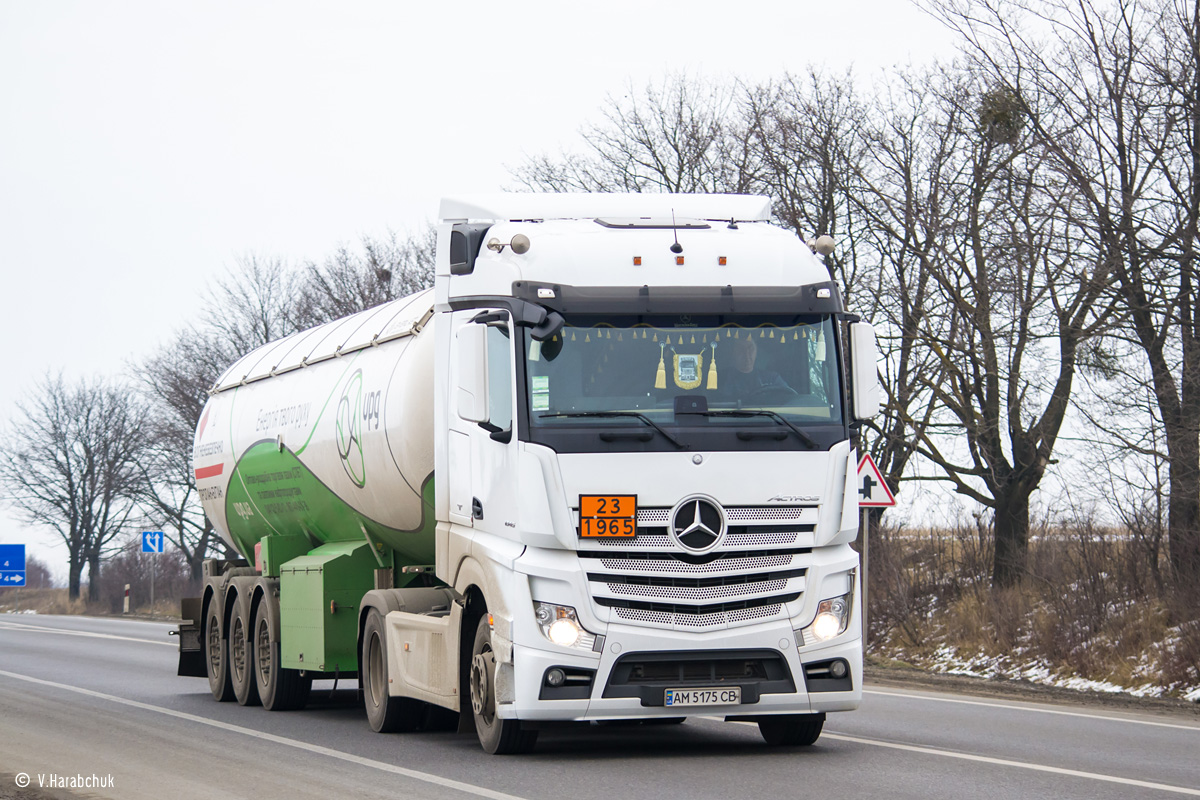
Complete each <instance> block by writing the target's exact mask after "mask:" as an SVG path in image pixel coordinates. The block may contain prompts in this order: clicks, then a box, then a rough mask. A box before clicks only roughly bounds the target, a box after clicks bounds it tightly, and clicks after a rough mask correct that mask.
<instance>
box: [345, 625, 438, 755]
mask: <svg viewBox="0 0 1200 800" xmlns="http://www.w3.org/2000/svg"><path fill="white" fill-rule="evenodd" d="M358 665H359V669H360V672H359V675H360V678H359V680H360V682H361V684H362V690H363V691H362V694H363V706H364V707H365V708H366V709H367V722H368V723H370V725H371V730H373V731H375V732H376V733H396V732H400V731H415V730H416V729H417V728H418V727H419V726H420V724H421V721H422V720H423V719H424V714H423V711H424V709H422V708H421V706H422V705H424V704H423V703H422V702H421V701H420V700H415V699H413V698H411V697H392V696H391V695H389V694H388V686H389V685H390V684H391V680H390V679H389V676H388V658H387V629H386V628H385V627H384V624H383V614H381V613H380V612H379V609H377V608H372V609H370V610H368V611H367V621H366V623H365V624H364V625H363V636H362V658H360V659H359V662H358Z"/></svg>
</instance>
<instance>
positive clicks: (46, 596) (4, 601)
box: [0, 588, 179, 620]
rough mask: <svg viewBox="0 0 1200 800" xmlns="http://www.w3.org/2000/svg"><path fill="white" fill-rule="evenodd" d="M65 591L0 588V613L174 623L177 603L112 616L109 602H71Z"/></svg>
mask: <svg viewBox="0 0 1200 800" xmlns="http://www.w3.org/2000/svg"><path fill="white" fill-rule="evenodd" d="M68 594H69V593H68V592H67V590H66V589H11V588H10V589H4V590H0V614H65V615H74V616H88V617H122V616H124V617H133V618H139V619H157V620H177V619H179V601H178V600H159V601H157V602H155V603H154V605H153V606H152V605H150V604H149V603H146V604H144V605H141V606H137V607H136V608H133V609H131V610H130V613H129V614H115V613H113V611H112V603H111V602H109V601H107V600H103V601H98V602H88V601H87V599H86V598H83V597H80V598H78V599H76V600H71V599H70V598H69V597H68Z"/></svg>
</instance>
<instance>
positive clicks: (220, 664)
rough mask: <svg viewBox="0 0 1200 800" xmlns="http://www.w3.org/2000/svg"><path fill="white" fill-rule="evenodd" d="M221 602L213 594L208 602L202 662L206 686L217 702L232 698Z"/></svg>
mask: <svg viewBox="0 0 1200 800" xmlns="http://www.w3.org/2000/svg"><path fill="white" fill-rule="evenodd" d="M222 616H223V615H222V614H221V603H220V601H219V600H218V595H216V594H214V595H213V597H212V599H211V600H210V601H209V603H208V616H207V618H206V619H205V622H204V664H205V671H206V672H207V673H208V688H209V689H210V690H211V691H212V696H213V699H214V700H216V701H217V702H218V703H227V702H229V701H230V700H232V699H233V683H232V682H231V681H230V679H229V646H228V644H227V642H226V641H225V636H224V633H225V632H224V631H223V630H222V628H224V627H225V626H224V625H223V624H222V622H223V620H222Z"/></svg>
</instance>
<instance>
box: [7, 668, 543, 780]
mask: <svg viewBox="0 0 1200 800" xmlns="http://www.w3.org/2000/svg"><path fill="white" fill-rule="evenodd" d="M0 675H3V676H5V677H7V678H13V679H15V680H19V681H27V682H29V683H36V684H38V685H39V686H49V687H51V688H54V689H61V690H63V691H66V692H75V693H76V694H82V695H87V696H88V697H96V698H99V699H101V700H108V701H109V702H112V703H119V704H121V705H123V706H129V707H130V708H138V709H141V710H143V711H153V712H156V713H158V714H165V715H166V716H168V717H175V718H176V719H184V720H187V721H189V722H196V723H199V724H201V725H208V726H210V727H213V728H219V729H221V730H224V731H230V732H232V733H241V734H245V735H246V736H253V737H254V738H256V739H262V740H263V741H267V742H272V743H274V744H281V745H284V746H285V747H294V748H296V749H298V750H306V751H308V752H310V753H317V754H319V755H323V756H328V757H330V758H336V759H338V760H339V761H346V762H349V763H351V764H358V765H360V766H363V767H369V768H371V769H377V770H380V771H382V772H390V773H392V774H393V775H403V776H404V777H406V778H412V779H413V780H418V781H424V782H425V783H432V784H434V785H436V786H443V787H445V788H447V789H454V790H456V791H459V792H464V793H466V794H472V795H475V796H476V797H488V798H491V800H525V798H522V797H518V796H517V795H512V794H505V793H504V792H497V791H495V790H493V789H486V788H484V787H482V786H475V785H474V784H471V783H463V782H462V781H456V780H452V779H450V778H443V777H442V776H440V775H434V774H432V773H429V772H421V771H419V770H415V769H407V768H405V767H398V766H396V765H395V764H387V763H385V762H383V761H375V760H373V759H370V758H363V757H362V756H356V755H354V754H353V753H344V752H342V751H341V750H333V749H331V748H328V747H322V746H321V745H317V744H309V743H308V742H302V741H299V740H298V739H289V738H287V737H286V736H276V735H275V734H273V733H264V732H262V731H256V730H254V729H253V728H243V727H242V726H240V725H232V724H230V723H228V722H220V721H218V720H215V719H208V718H206V717H200V716H197V715H195V714H188V713H186V712H183V711H176V710H174V709H171V708H163V707H162V706H152V705H150V704H149V703H139V702H138V701H137V700H128V699H126V698H124V697H117V696H115V695H111V694H104V693H103V692H94V691H92V690H91V689H84V688H82V687H79V686H70V685H68V684H65V683H55V682H54V681H46V680H42V679H41V678H32V677H30V676H28V675H19V674H17V673H15V672H7V671H5V670H0Z"/></svg>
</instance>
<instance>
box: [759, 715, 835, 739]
mask: <svg viewBox="0 0 1200 800" xmlns="http://www.w3.org/2000/svg"><path fill="white" fill-rule="evenodd" d="M824 727H825V713H824V712H822V713H820V714H786V715H781V716H778V717H762V718H760V719H759V720H758V732H759V733H761V734H762V737H763V739H764V740H765V741H766V743H767V744H769V745H771V746H773V747H807V746H808V745H810V744H812V743H814V742H815V741H817V739H818V738H820V736H821V729H822V728H824Z"/></svg>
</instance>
